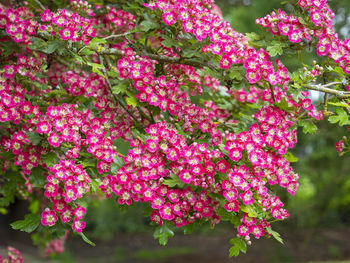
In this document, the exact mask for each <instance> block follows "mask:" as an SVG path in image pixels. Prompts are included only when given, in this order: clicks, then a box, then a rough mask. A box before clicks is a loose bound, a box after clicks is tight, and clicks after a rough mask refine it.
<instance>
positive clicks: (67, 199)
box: [41, 159, 91, 232]
mask: <svg viewBox="0 0 350 263" xmlns="http://www.w3.org/2000/svg"><path fill="white" fill-rule="evenodd" d="M49 171H50V173H49V175H48V176H47V183H46V184H45V193H44V194H45V196H46V197H48V198H49V199H50V201H51V202H52V204H53V206H52V209H53V210H50V209H49V208H46V209H45V210H44V212H43V213H42V214H41V216H42V220H41V223H42V224H43V225H46V226H53V225H54V224H55V223H56V221H57V220H58V217H57V215H59V216H60V219H61V221H62V222H63V223H70V222H72V228H73V229H74V230H75V231H76V232H81V231H82V230H83V229H84V228H85V222H84V221H81V219H82V218H83V217H84V215H85V213H86V209H85V208H84V207H82V206H80V205H79V204H78V203H77V202H76V200H77V199H80V198H82V197H83V195H84V194H86V193H88V192H89V191H90V185H89V183H91V179H90V176H89V175H88V174H87V173H86V171H85V170H84V168H83V167H82V166H81V165H80V164H78V165H77V164H75V162H74V161H73V160H68V159H66V160H60V161H59V164H55V165H54V166H53V167H49Z"/></svg>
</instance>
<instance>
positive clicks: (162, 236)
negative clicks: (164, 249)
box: [153, 222, 174, 246]
mask: <svg viewBox="0 0 350 263" xmlns="http://www.w3.org/2000/svg"><path fill="white" fill-rule="evenodd" d="M173 236H174V232H173V231H172V230H171V227H170V223H168V222H165V223H163V225H162V226H158V227H157V228H156V229H155V231H154V233H153V237H154V238H155V239H158V241H159V244H160V245H163V246H165V245H166V244H167V243H168V239H169V237H173Z"/></svg>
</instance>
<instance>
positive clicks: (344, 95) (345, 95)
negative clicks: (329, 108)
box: [303, 82, 350, 99]
mask: <svg viewBox="0 0 350 263" xmlns="http://www.w3.org/2000/svg"><path fill="white" fill-rule="evenodd" d="M336 84H342V83H341V82H330V83H327V84H324V85H322V84H316V85H312V84H307V85H305V86H303V87H304V88H306V89H311V90H316V91H319V92H324V93H329V94H332V95H334V96H336V97H337V98H339V99H350V92H349V91H342V90H335V89H330V88H328V87H330V86H333V85H336Z"/></svg>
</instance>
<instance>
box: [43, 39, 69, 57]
mask: <svg viewBox="0 0 350 263" xmlns="http://www.w3.org/2000/svg"><path fill="white" fill-rule="evenodd" d="M62 47H64V42H63V41H61V40H50V41H48V42H47V43H46V45H45V47H44V48H43V49H41V50H40V51H42V52H44V53H46V54H52V53H54V52H55V51H56V50H58V49H62Z"/></svg>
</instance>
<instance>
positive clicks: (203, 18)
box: [145, 0, 289, 85]
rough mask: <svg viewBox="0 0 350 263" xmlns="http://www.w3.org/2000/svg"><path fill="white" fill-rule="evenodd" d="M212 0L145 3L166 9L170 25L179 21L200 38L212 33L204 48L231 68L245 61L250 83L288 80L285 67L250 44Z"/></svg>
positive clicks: (284, 81)
mask: <svg viewBox="0 0 350 263" xmlns="http://www.w3.org/2000/svg"><path fill="white" fill-rule="evenodd" d="M210 4H213V1H206V3H205V4H203V3H202V1H196V0H193V1H189V2H185V1H175V2H174V1H160V2H152V3H150V4H145V6H147V7H149V8H151V9H155V8H159V9H160V10H161V11H162V12H163V22H164V23H166V24H168V25H171V24H174V23H175V22H178V23H179V24H181V26H182V27H183V31H184V33H191V34H193V35H194V36H195V37H196V38H197V40H198V41H202V40H203V39H205V38H207V37H209V39H210V41H211V44H210V45H208V46H204V47H203V49H204V51H205V52H211V53H212V54H214V55H219V56H220V57H221V60H220V63H219V64H220V67H221V68H222V69H229V68H230V67H231V65H234V64H242V65H243V66H244V68H245V69H246V78H247V80H248V81H249V82H250V83H251V84H254V83H257V82H258V81H260V80H265V81H267V82H269V83H270V84H271V85H283V84H284V83H286V82H287V81H288V80H289V76H288V71H287V69H286V68H285V67H281V68H279V69H278V70H277V71H275V70H274V66H273V64H272V63H271V62H270V61H269V55H268V53H267V52H266V51H265V50H263V49H259V50H258V51H257V50H255V49H254V48H252V47H251V46H249V44H248V40H247V39H246V38H245V37H244V35H243V34H241V33H238V32H236V31H234V30H233V29H232V27H231V26H230V24H229V23H228V22H226V21H223V20H222V17H220V16H219V15H217V14H215V11H214V12H212V10H211V9H210V7H211V5H210ZM286 73H287V74H286Z"/></svg>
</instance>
